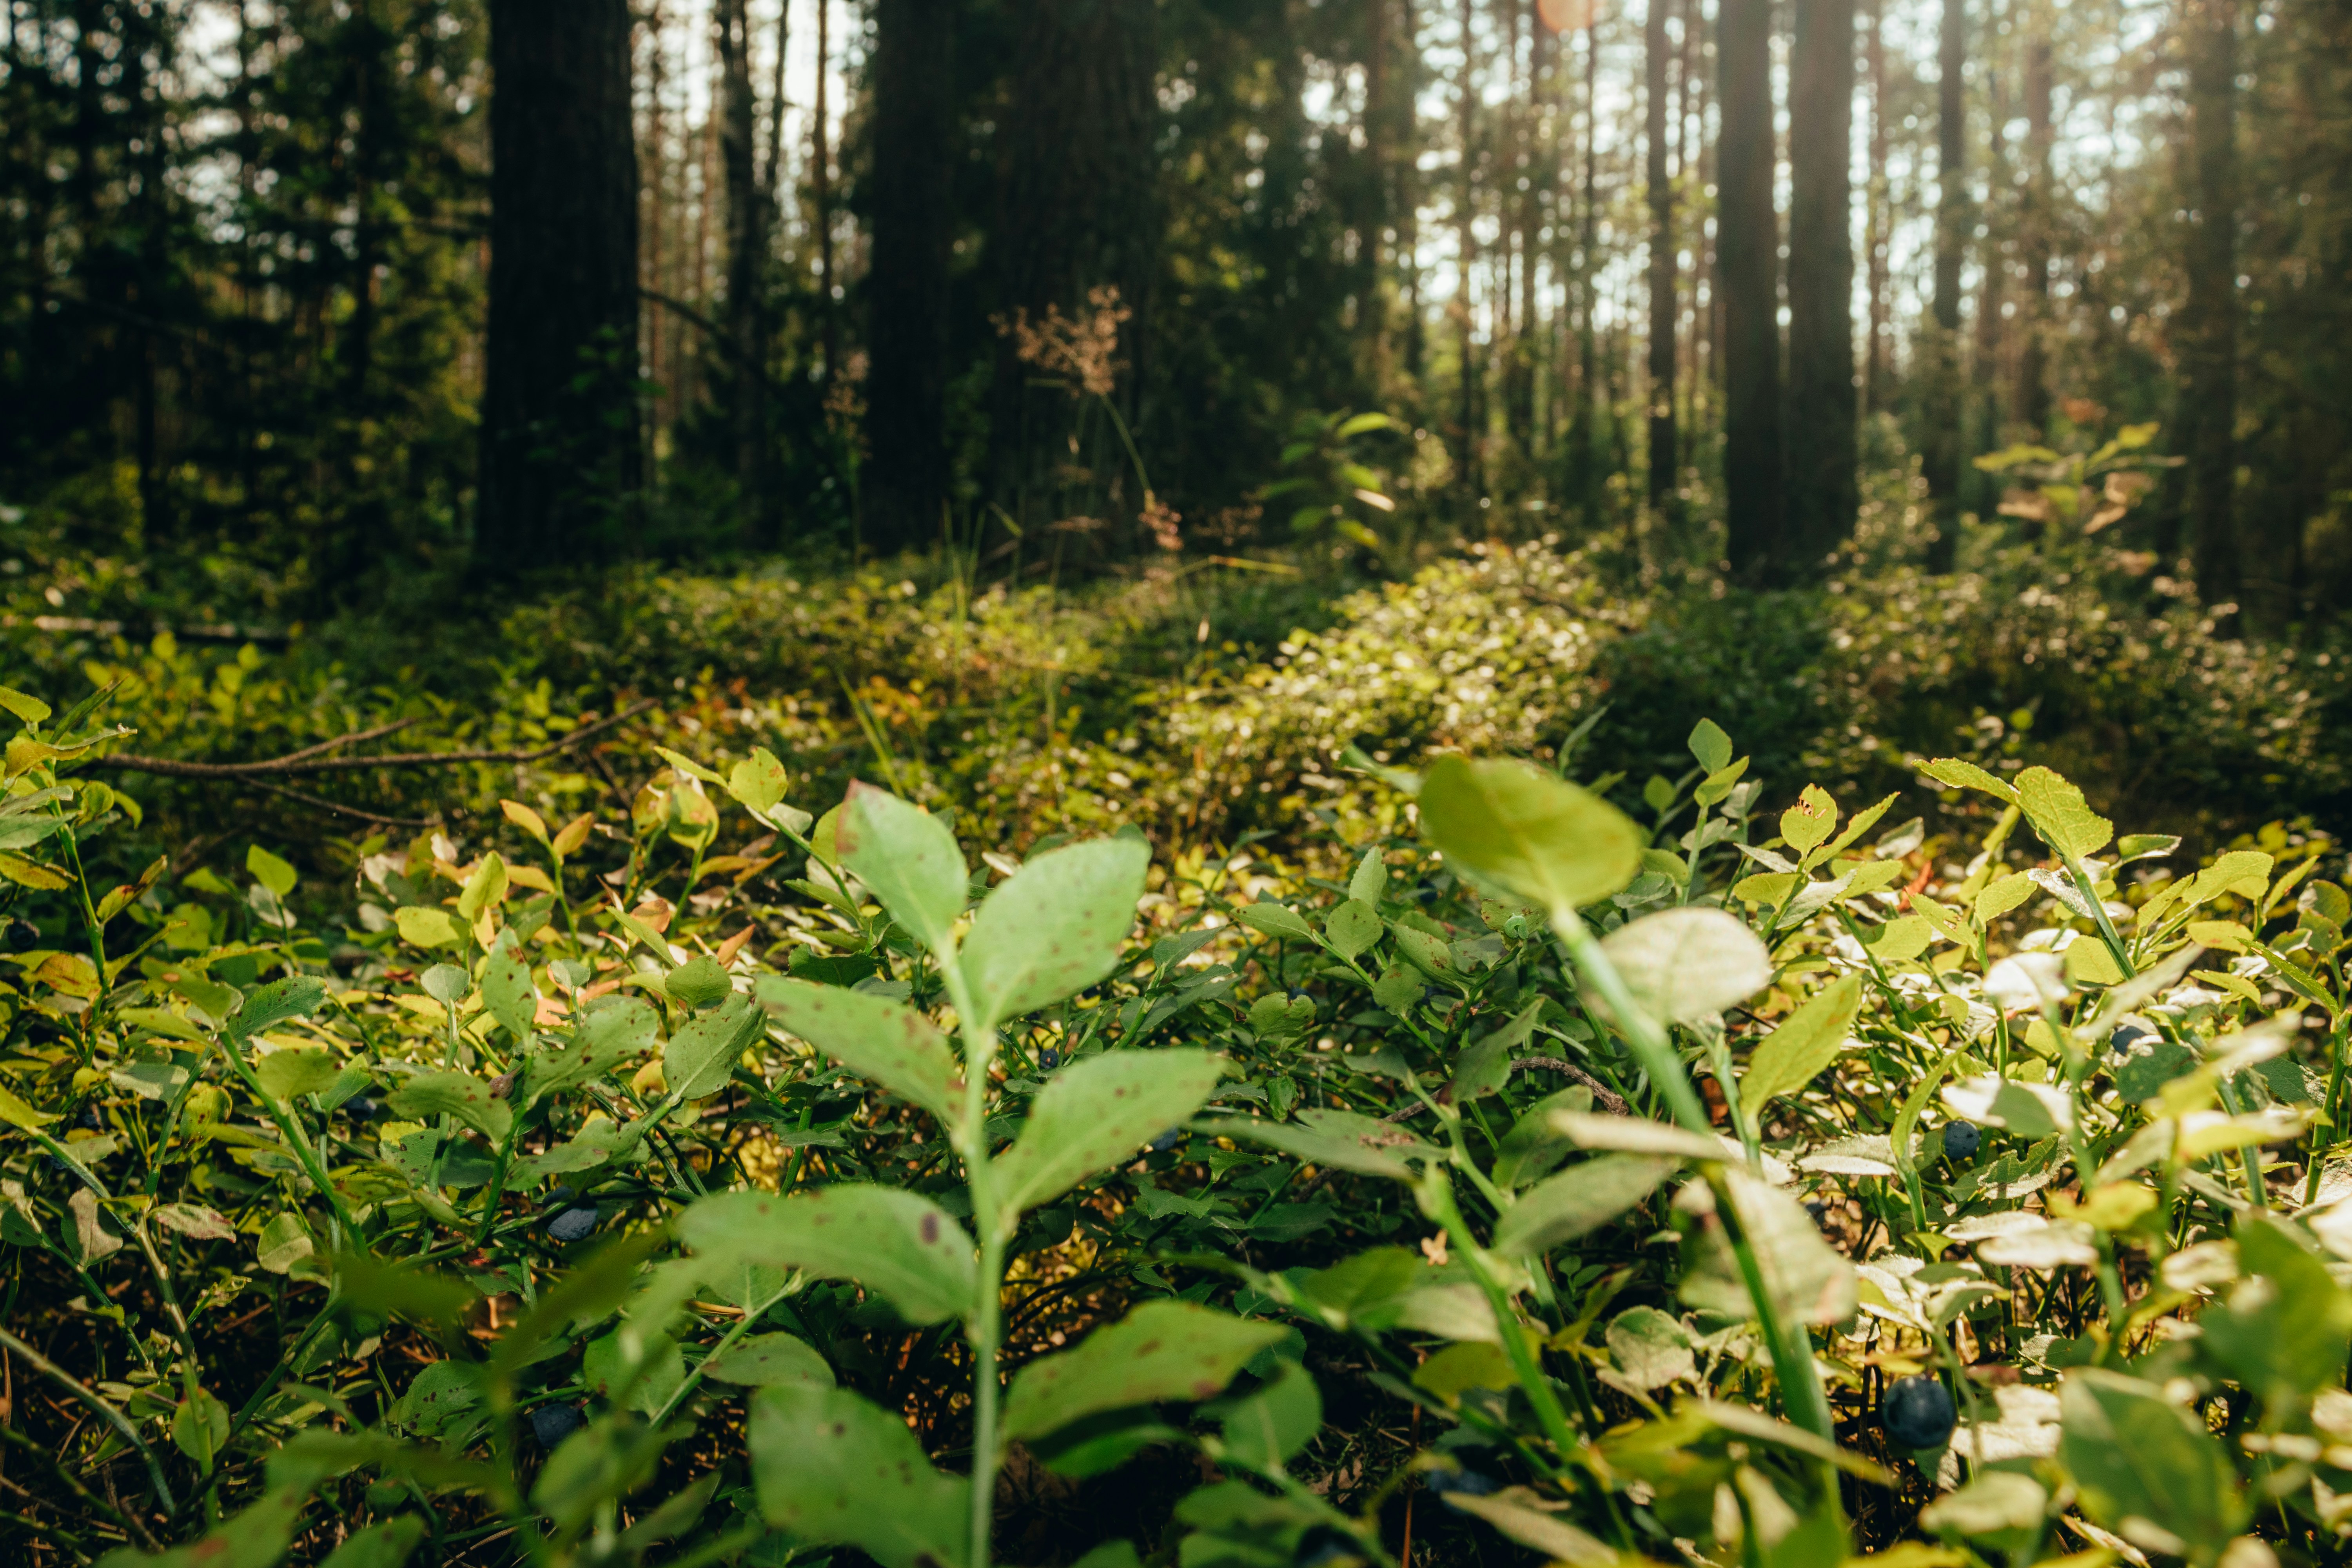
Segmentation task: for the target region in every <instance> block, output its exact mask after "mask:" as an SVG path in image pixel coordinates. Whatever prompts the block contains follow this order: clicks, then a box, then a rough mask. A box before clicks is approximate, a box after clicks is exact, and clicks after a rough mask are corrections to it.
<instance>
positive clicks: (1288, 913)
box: [1234, 900, 1319, 944]
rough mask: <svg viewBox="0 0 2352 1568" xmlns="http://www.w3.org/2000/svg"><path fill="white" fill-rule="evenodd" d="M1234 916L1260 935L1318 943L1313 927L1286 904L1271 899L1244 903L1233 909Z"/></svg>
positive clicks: (1287, 940) (1279, 939) (1278, 939)
mask: <svg viewBox="0 0 2352 1568" xmlns="http://www.w3.org/2000/svg"><path fill="white" fill-rule="evenodd" d="M1234 919H1235V920H1237V921H1241V922H1242V924H1244V925H1245V926H1247V927H1249V928H1250V930H1252V931H1255V932H1257V933H1258V934H1259V935H1260V936H1270V937H1273V938H1275V939H1276V941H1280V942H1309V943H1318V944H1319V939H1318V938H1317V936H1316V935H1315V928H1314V927H1313V926H1311V925H1308V924H1307V921H1306V920H1305V918H1304V917H1302V916H1301V915H1300V914H1299V913H1298V911H1297V910H1294V909H1292V908H1291V907H1290V906H1289V905H1288V904H1277V903H1275V902H1274V901H1272V900H1262V901H1260V902H1258V903H1255V904H1245V905H1244V906H1243V907H1242V908H1240V909H1238V910H1234Z"/></svg>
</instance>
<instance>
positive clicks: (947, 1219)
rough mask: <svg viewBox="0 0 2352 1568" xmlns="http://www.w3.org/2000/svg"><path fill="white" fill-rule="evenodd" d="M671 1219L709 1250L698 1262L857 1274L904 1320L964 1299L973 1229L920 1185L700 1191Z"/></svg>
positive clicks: (934, 1313) (926, 1316) (942, 1313)
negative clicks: (786, 1192)
mask: <svg viewBox="0 0 2352 1568" xmlns="http://www.w3.org/2000/svg"><path fill="white" fill-rule="evenodd" d="M677 1226H678V1236H679V1237H680V1239H682V1240H683V1241H685V1242H686V1244H687V1245H688V1246H689V1247H693V1248H695V1249H696V1250H697V1251H698V1252H701V1253H707V1254H709V1258H708V1260H707V1263H706V1267H714V1266H715V1267H721V1268H723V1267H729V1266H735V1265H740V1264H742V1263H763V1264H766V1265H767V1266H768V1267H770V1268H780V1269H793V1268H805V1269H807V1270H808V1271H809V1272H810V1273H812V1274H816V1275H821V1276H823V1277H824V1278H825V1279H855V1280H856V1281H857V1282H858V1283H859V1284H861V1285H864V1286H866V1288H867V1289H872V1290H876V1291H878V1292H879V1293H881V1294H882V1295H883V1296H885V1297H887V1298H888V1299H889V1301H890V1304H891V1305H892V1306H894V1307H896V1308H897V1309H898V1315H899V1316H901V1317H903V1318H905V1319H906V1320H907V1321H908V1322H910V1323H936V1322H940V1321H943V1320H945V1319H948V1318H960V1317H962V1316H964V1315H965V1314H966V1313H968V1312H970V1311H971V1309H972V1302H973V1300H974V1296H973V1291H974V1289H976V1286H975V1285H974V1279H975V1278H976V1275H975V1270H974V1264H973V1260H972V1251H973V1248H972V1242H971V1237H969V1236H967V1235H966V1234H965V1233H964V1229H963V1227H962V1226H960V1225H958V1224H957V1223H956V1222H955V1220H954V1219H953V1218H952V1217H951V1216H950V1215H949V1214H948V1212H947V1211H946V1210H945V1209H942V1208H940V1205H937V1204H935V1203H933V1202H932V1201H931V1200H930V1199H929V1198H927V1197H924V1196H922V1195H921V1194H918V1193H910V1192H904V1191H901V1190H899V1189H897V1188H893V1187H877V1186H867V1185H865V1184H853V1183H843V1184H838V1185H835V1186H829V1187H818V1188H815V1189H814V1190H811V1191H808V1192H803V1193H795V1194H793V1195H792V1196H790V1197H778V1196H777V1195H776V1194H772V1193H761V1192H740V1193H721V1194H717V1195H715V1196H711V1197H707V1198H702V1199H699V1200H698V1201H697V1202H696V1203H695V1204H693V1205H691V1206H690V1207H688V1209H687V1211H686V1212H685V1214H684V1215H680V1216H679V1218H678V1222H677Z"/></svg>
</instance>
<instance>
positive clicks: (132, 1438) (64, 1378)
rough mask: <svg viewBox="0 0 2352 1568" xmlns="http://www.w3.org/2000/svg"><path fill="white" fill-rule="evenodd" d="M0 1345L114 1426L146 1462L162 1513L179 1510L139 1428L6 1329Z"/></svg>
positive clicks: (170, 1486)
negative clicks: (23, 1359) (161, 1506)
mask: <svg viewBox="0 0 2352 1568" xmlns="http://www.w3.org/2000/svg"><path fill="white" fill-rule="evenodd" d="M0 1345H5V1346H6V1347H7V1348H8V1349H10V1350H11V1351H14V1352H16V1354H18V1355H20V1356H22V1357H24V1358H25V1363H26V1365H28V1366H30V1367H31V1368H32V1369H33V1370H34V1371H35V1372H37V1373H40V1374H41V1375H42V1376H44V1377H46V1378H47V1379H48V1380H49V1381H50V1382H52V1383H54V1384H57V1385H58V1387H60V1388H62V1389H64V1390H65V1391H66V1392H67V1393H68V1394H71V1395H73V1397H74V1398H75V1399H76V1400H78V1401H79V1403H81V1404H83V1405H88V1406H89V1410H90V1412H91V1414H93V1415H96V1416H97V1417H98V1418H99V1419H100V1420H101V1421H103V1422H105V1423H106V1424H107V1425H108V1426H111V1427H113V1428H114V1430H115V1431H116V1432H117V1433H119V1434H120V1435H121V1437H122V1440H123V1441H124V1442H126V1443H128V1444H130V1445H131V1447H133V1448H135V1449H136V1450H138V1453H139V1457H140V1458H141V1459H142V1460H144V1461H145V1462H146V1465H147V1479H149V1480H150V1481H152V1482H153V1483H154V1487H155V1499H156V1500H157V1501H158V1502H161V1503H162V1504H163V1511H164V1512H165V1513H170V1514H176V1513H178V1512H179V1511H180V1505H179V1504H178V1503H176V1502H174V1501H173V1500H172V1483H171V1482H170V1481H168V1480H166V1479H164V1478H163V1462H162V1461H161V1460H159V1459H157V1458H155V1451H154V1450H153V1449H152V1448H150V1447H148V1446H147V1445H146V1443H145V1442H144V1441H143V1440H142V1438H141V1437H140V1436H139V1428H138V1427H136V1426H132V1425H131V1418H130V1417H129V1416H127V1415H123V1414H122V1412H121V1411H120V1410H117V1409H116V1408H115V1407H114V1406H113V1405H110V1404H108V1403H107V1402H106V1401H105V1400H103V1399H101V1398H100V1397H99V1396H98V1395H97V1394H93V1393H91V1392H90V1391H89V1389H88V1388H85V1387H84V1386H82V1384H81V1380H80V1379H79V1378H77V1377H75V1376H74V1375H73V1374H72V1373H69V1372H68V1371H66V1370H65V1369H64V1368H63V1367H61V1366H59V1365H58V1364H57V1363H55V1362H53V1361H51V1360H50V1359H49V1358H48V1357H47V1356H45V1355H43V1354H42V1353H41V1352H38V1351H37V1350H35V1349H34V1348H33V1347H32V1346H30V1345H28V1344H26V1342H24V1341H22V1340H20V1339H18V1338H17V1337H16V1335H14V1334H12V1333H10V1332H9V1331H7V1330H5V1329H0Z"/></svg>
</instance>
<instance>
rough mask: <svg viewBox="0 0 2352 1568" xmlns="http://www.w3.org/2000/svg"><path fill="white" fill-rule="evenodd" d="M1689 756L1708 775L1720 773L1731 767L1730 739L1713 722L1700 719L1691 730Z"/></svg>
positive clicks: (1719, 726)
mask: <svg viewBox="0 0 2352 1568" xmlns="http://www.w3.org/2000/svg"><path fill="white" fill-rule="evenodd" d="M1690 754H1691V755H1692V756H1694V757H1696V758H1697V759H1698V765H1699V766H1700V767H1703V768H1705V769H1706V771H1707V772H1708V773H1721V772H1722V771H1723V770H1724V769H1726V768H1727V767H1729V766H1730V765H1731V737H1730V736H1728V735H1727V734H1725V733H1724V732H1723V726H1722V725H1720V724H1718V723H1717V722H1716V721H1714V720H1712V719H1702V720H1700V721H1698V723H1697V724H1696V726H1694V727H1693V728H1692V730H1691V732H1690Z"/></svg>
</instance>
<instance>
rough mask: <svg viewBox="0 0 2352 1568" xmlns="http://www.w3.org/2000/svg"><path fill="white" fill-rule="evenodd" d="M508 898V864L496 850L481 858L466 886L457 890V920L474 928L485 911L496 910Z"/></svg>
mask: <svg viewBox="0 0 2352 1568" xmlns="http://www.w3.org/2000/svg"><path fill="white" fill-rule="evenodd" d="M506 896H507V863H506V860H505V858H504V857H502V856H500V855H499V852H498V851H497V850H495V849H493V850H491V851H490V852H489V853H488V854H487V855H485V856H483V857H482V858H481V862H480V863H479V864H478V865H477V866H476V867H475V868H474V874H473V875H472V876H470V877H468V878H467V879H466V885H465V886H464V887H462V888H460V889H457V918H458V919H459V920H461V921H465V922H466V924H467V926H469V927H470V926H472V925H473V924H474V922H476V921H478V920H480V919H481V918H482V914H483V911H484V910H490V909H495V908H496V907H497V906H498V905H499V903H500V902H501V901H502V900H504V899H505V898H506Z"/></svg>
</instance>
